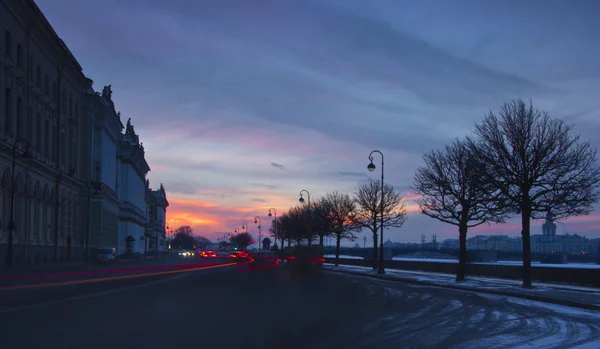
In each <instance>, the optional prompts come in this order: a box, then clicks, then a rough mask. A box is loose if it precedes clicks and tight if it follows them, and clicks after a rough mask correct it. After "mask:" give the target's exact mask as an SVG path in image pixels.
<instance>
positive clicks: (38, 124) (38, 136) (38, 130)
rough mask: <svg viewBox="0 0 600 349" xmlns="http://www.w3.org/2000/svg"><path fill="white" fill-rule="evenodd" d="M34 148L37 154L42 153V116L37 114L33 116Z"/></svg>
mask: <svg viewBox="0 0 600 349" xmlns="http://www.w3.org/2000/svg"><path fill="white" fill-rule="evenodd" d="M34 142H35V146H36V148H37V151H38V153H40V154H41V153H42V148H43V144H44V140H43V139H42V115H41V114H40V113H37V114H36V115H35V140H34Z"/></svg>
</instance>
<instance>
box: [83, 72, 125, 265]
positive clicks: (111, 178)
mask: <svg viewBox="0 0 600 349" xmlns="http://www.w3.org/2000/svg"><path fill="white" fill-rule="evenodd" d="M92 84H93V82H92V81H91V80H90V84H89V85H90V87H89V89H88V91H87V92H86V93H85V95H84V99H83V117H82V124H83V131H82V132H83V133H82V135H83V142H82V149H84V150H85V153H87V154H89V155H88V156H87V157H85V158H84V166H83V169H82V176H81V177H82V182H83V184H84V185H83V186H82V196H83V197H84V198H85V200H86V201H87V203H86V204H85V205H82V214H81V215H82V217H84V218H85V222H86V239H85V242H87V243H88V244H89V246H88V247H87V248H86V253H89V254H90V257H93V255H94V251H95V250H96V249H98V248H116V247H117V245H118V235H119V234H118V231H119V210H120V206H121V200H120V199H119V196H118V193H117V189H118V188H117V179H118V169H119V167H120V163H119V161H118V158H117V154H118V149H119V146H120V142H121V136H122V133H121V132H122V131H123V123H122V122H121V115H120V114H119V113H118V112H117V111H116V110H115V105H114V103H113V101H112V91H111V88H110V86H105V87H104V89H103V91H102V93H101V94H100V93H98V92H96V91H94V89H93V87H92Z"/></svg>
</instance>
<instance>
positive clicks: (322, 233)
mask: <svg viewBox="0 0 600 349" xmlns="http://www.w3.org/2000/svg"><path fill="white" fill-rule="evenodd" d="M330 212H331V208H330V207H329V203H328V201H327V200H325V199H324V198H320V199H319V200H316V201H315V202H314V203H313V204H312V217H311V221H312V225H311V229H312V231H313V232H314V233H315V234H316V235H318V236H319V245H321V246H323V244H324V240H325V237H326V236H330V235H331V232H332V227H331V219H330V217H329V213H330Z"/></svg>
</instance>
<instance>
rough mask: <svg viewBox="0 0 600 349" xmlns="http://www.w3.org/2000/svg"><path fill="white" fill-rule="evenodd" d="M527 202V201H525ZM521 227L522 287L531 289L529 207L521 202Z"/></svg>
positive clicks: (526, 203) (527, 203)
mask: <svg viewBox="0 0 600 349" xmlns="http://www.w3.org/2000/svg"><path fill="white" fill-rule="evenodd" d="M527 201H528V200H527ZM523 208H524V209H523V210H521V225H522V227H523V230H522V231H521V236H522V237H523V287H524V288H531V229H530V228H531V205H530V204H529V202H525V200H523Z"/></svg>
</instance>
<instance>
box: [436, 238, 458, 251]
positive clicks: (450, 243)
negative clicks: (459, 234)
mask: <svg viewBox="0 0 600 349" xmlns="http://www.w3.org/2000/svg"><path fill="white" fill-rule="evenodd" d="M440 248H448V249H459V248H460V241H459V240H458V239H446V240H444V241H442V243H441V244H440Z"/></svg>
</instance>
